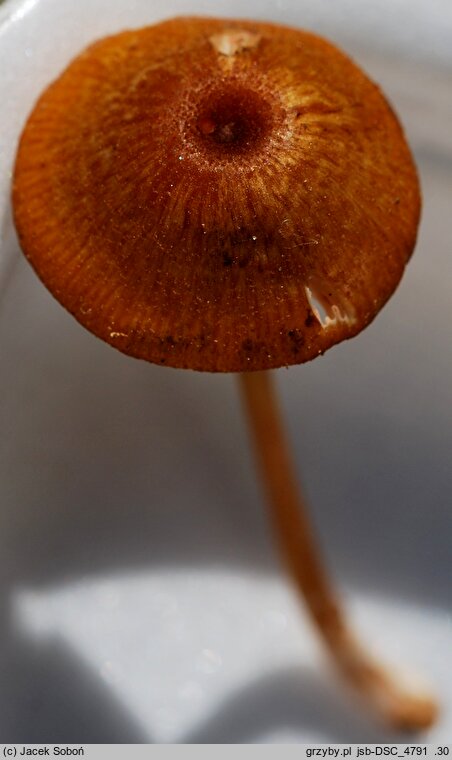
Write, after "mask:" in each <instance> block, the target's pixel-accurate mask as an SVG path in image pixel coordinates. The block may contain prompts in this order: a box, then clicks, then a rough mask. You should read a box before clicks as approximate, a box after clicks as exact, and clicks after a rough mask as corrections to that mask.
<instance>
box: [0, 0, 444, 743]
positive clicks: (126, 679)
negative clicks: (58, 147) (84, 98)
mask: <svg viewBox="0 0 452 760" xmlns="http://www.w3.org/2000/svg"><path fill="white" fill-rule="evenodd" d="M177 14H186V15H187V14H209V15H224V16H227V15H229V16H237V17H239V16H243V15H244V4H243V3H242V2H239V1H238V0H229V2H221V1H220V0H219V1H218V2H217V1H216V0H210V1H208V0H204V2H201V1H200V0H192V1H191V2H189V1H188V0H165V2H163V1H162V2H160V1H159V0H129V2H127V3H125V2H119V0H95V2H93V0H77V2H76V3H74V2H72V0H3V2H2V3H1V4H0V103H1V110H2V115H1V131H0V233H1V249H0V356H1V364H0V430H1V439H0V505H1V506H0V590H1V597H0V636H1V646H0V738H1V739H2V741H4V742H63V741H64V742H77V743H80V742H86V743H88V742H91V743H123V742H127V743H140V742H170V743H171V742H178V743H191V742H200V743H207V742H211V743H238V742H262V743H264V742H280V741H284V742H365V741H367V742H386V741H391V742H393V741H395V740H396V738H397V737H395V735H393V734H390V733H389V732H387V731H386V730H385V729H384V728H382V727H379V726H377V725H376V724H375V723H373V722H372V720H371V718H370V717H369V716H368V715H367V714H366V713H364V712H362V710H361V707H360V705H358V704H354V703H353V700H352V699H351V698H350V697H349V695H347V693H346V691H345V689H343V688H342V684H341V683H339V682H338V680H337V679H336V677H335V675H334V673H333V672H332V671H331V670H330V668H329V664H328V662H327V661H326V658H325V657H324V653H323V651H322V649H321V647H320V645H319V643H318V642H317V639H316V637H315V634H314V632H313V630H312V628H311V625H310V623H309V621H308V620H307V617H306V615H305V612H304V609H303V608H302V606H301V605H300V604H299V602H298V600H297V598H296V596H295V594H294V592H293V590H292V588H291V586H290V584H289V582H288V580H287V579H286V576H285V574H284V572H283V568H282V567H281V564H280V561H279V558H278V556H277V555H276V552H275V549H274V546H273V541H272V536H271V534H270V531H269V526H268V524H267V520H266V511H265V505H264V503H263V499H262V496H261V492H260V489H259V486H258V484H257V482H256V478H255V475H254V469H253V461H252V456H251V452H250V451H249V446H248V438H247V431H246V429H245V425H244V420H243V418H242V413H241V408H240V399H239V398H238V393H237V388H236V382H235V378H234V376H232V375H218V376H216V375H207V374H200V373H193V372H188V371H186V372H183V371H178V370H172V369H166V368H160V367H156V366H152V365H146V364H145V363H142V362H139V361H136V360H132V359H130V358H128V357H126V356H123V355H121V354H120V353H118V352H116V351H114V350H113V349H111V348H109V347H108V346H107V345H105V344H103V343H102V342H100V341H98V340H97V339H96V338H94V337H93V336H91V335H90V334H89V333H87V332H86V331H85V330H83V329H82V328H81V327H80V326H79V325H78V324H77V323H76V322H75V321H74V320H73V319H72V318H71V317H70V316H69V315H68V314H67V313H66V312H65V311H64V310H63V309H62V308H61V307H60V306H59V305H58V304H57V303H56V302H55V301H54V300H53V299H52V297H51V296H50V295H49V294H48V293H47V291H46V290H45V289H44V288H43V287H42V286H41V284H40V283H39V282H38V280H37V278H36V277H35V275H34V274H33V272H32V271H31V269H30V268H29V266H28V265H27V264H26V263H25V261H24V260H23V259H22V258H21V255H20V254H19V251H18V246H17V241H16V238H15V234H14V231H13V227H12V223H11V213H10V205H9V184H10V177H11V166H12V161H13V156H14V152H15V147H16V143H17V138H18V134H19V132H20V129H21V126H22V124H23V122H24V120H25V118H26V115H27V114H28V112H29V111H30V109H31V106H32V104H33V102H34V100H35V98H36V97H37V95H38V93H39V92H40V91H41V89H42V88H43V87H44V86H45V85H46V84H47V83H48V81H50V79H52V78H54V77H55V76H56V75H57V74H58V73H59V72H60V70H61V69H62V67H63V66H65V65H66V63H67V62H68V61H69V60H70V58H71V57H73V55H75V54H76V53H77V52H78V51H79V50H80V48H82V47H83V46H84V45H85V44H87V43H88V42H90V41H92V40H93V39H95V38H96V37H99V36H102V35H105V34H108V33H111V32H114V31H119V30H121V29H123V28H126V27H135V26H141V25H144V24H149V23H153V22H154V21H157V20H159V19H161V18H164V17H169V16H173V15H177ZM246 16H248V17H255V18H261V19H268V20H275V21H278V22H282V23H287V24H293V25H298V26H304V27H306V28H310V29H311V30H313V31H317V32H319V33H321V34H324V35H326V36H328V37H330V38H331V39H333V40H334V41H335V42H336V43H338V44H339V45H341V46H342V47H343V48H344V49H346V50H347V51H348V52H349V53H350V54H351V55H352V56H353V57H355V59H356V60H357V61H358V62H359V63H360V64H361V65H362V66H363V67H364V68H365V69H366V70H367V72H368V73H369V74H370V75H371V77H372V78H373V79H375V80H376V81H378V82H379V83H380V84H381V86H382V87H383V89H384V91H385V92H386V93H387V94H388V95H389V97H390V99H391V101H392V102H393V104H394V105H395V107H396V109H397V111H398V113H399V115H400V117H401V119H402V121H403V123H404V126H405V129H406V132H407V135H408V138H409V141H410V143H411V145H412V148H413V150H414V153H415V156H416V160H417V163H418V166H419V171H420V175H421V181H422V186H423V196H424V212H423V218H422V226H421V230H420V237H419V243H418V247H417V250H416V253H415V255H414V258H413V259H412V262H411V263H410V265H409V267H408V269H407V272H406V274H405V277H404V279H403V282H402V284H401V286H400V287H399V289H398V291H397V293H396V294H395V295H394V296H393V298H392V300H391V301H390V303H389V304H388V305H387V306H386V307H385V308H384V310H383V312H382V313H381V314H380V315H379V317H378V318H377V320H376V321H375V322H374V324H372V325H371V326H370V327H369V328H368V329H367V330H366V331H365V332H364V333H363V334H361V335H360V336H358V337H357V338H355V339H354V340H353V341H350V342H348V343H345V344H342V345H340V346H339V347H337V348H335V349H333V350H331V351H330V352H328V353H327V354H326V355H325V356H324V357H322V358H321V359H319V360H317V361H315V362H313V363H311V364H307V365H304V366H300V367H294V368H291V369H289V370H284V369H283V370H279V371H277V372H276V373H274V374H275V380H276V383H277V385H278V387H279V390H280V393H281V399H282V405H283V408H284V413H285V416H286V420H287V425H288V428H289V432H290V435H291V439H292V442H293V446H294V452H295V457H296V462H297V468H298V471H299V473H300V479H301V480H302V482H303V484H304V488H305V491H306V492H307V494H308V496H309V499H310V501H311V503H312V515H313V520H314V523H315V526H316V529H317V531H318V535H319V540H320V543H321V546H322V549H323V551H324V554H325V557H326V559H327V562H328V565H329V568H330V570H331V572H332V573H334V575H335V577H336V579H337V583H338V586H339V588H340V590H341V594H342V597H343V599H344V603H345V604H346V605H347V607H348V609H349V612H350V617H351V618H352V620H353V622H354V625H355V627H356V629H357V631H358V632H359V633H360V635H361V637H362V638H363V639H366V640H367V641H368V642H369V647H370V648H371V649H372V650H373V651H375V652H376V653H378V655H379V656H380V657H381V658H382V659H383V660H386V661H387V662H388V663H390V664H391V663H392V664H393V665H394V666H396V667H399V666H400V667H405V666H407V667H409V668H412V669H413V670H415V671H416V672H419V673H421V674H422V675H423V676H424V677H425V678H426V679H427V680H428V682H429V683H430V685H431V687H432V689H433V690H434V692H435V693H436V694H437V695H438V697H439V699H440V701H441V704H442V713H441V717H440V721H439V723H438V724H437V726H436V727H435V728H434V729H432V730H431V731H430V732H429V733H428V734H422V735H419V736H418V737H414V739H415V741H422V742H423V741H442V742H444V741H450V737H451V733H452V655H451V651H452V647H451V639H452V636H451V631H452V617H451V607H452V604H451V565H452V562H451V554H452V552H451V534H452V510H451V495H452V486H451V471H450V470H451V464H450V460H451V455H450V453H451V448H452V403H451V402H452V338H451V328H450V320H451V302H452V286H451V283H452V256H451V253H452V250H451V249H452V240H451V216H452V213H451V212H452V138H451V135H450V124H451V123H452V118H451V117H452V102H451V76H452V47H451V45H450V40H451V39H452V6H451V4H450V2H449V1H448V0H429V1H428V2H427V0H425V1H424V0H418V2H413V0H410V1H408V0H379V2H374V1H372V0H366V1H364V0H359V2H358V0H334V2H333V0H317V1H316V2H307V0H293V1H289V0H273V2H270V1H266V2H265V1H260V0H254V2H253V0H250V3H249V4H247V5H246ZM405 739H406V737H399V740H400V741H404V740H405ZM411 740H412V737H411Z"/></svg>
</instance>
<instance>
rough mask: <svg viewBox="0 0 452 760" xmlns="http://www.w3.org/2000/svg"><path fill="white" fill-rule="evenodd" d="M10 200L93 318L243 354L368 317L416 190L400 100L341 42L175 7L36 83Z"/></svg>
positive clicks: (146, 355) (280, 361) (68, 292)
mask: <svg viewBox="0 0 452 760" xmlns="http://www.w3.org/2000/svg"><path fill="white" fill-rule="evenodd" d="M13 204H14V215H15V221H16V226H17V230H18V234H19V239H20V242H21V246H22V248H23V251H24V253H25V255H26V256H27V258H28V259H29V261H30V263H31V264H32V266H33V267H34V269H35V270H36V272H37V274H38V275H39V277H40V278H41V279H42V281H43V282H44V284H45V285H46V286H47V287H48V288H49V290H50V291H51V292H52V293H53V295H54V296H55V297H56V298H57V299H58V300H59V301H60V302H61V304H62V305H63V306H65V307H66V309H68V310H69V311H70V312H71V313H72V314H73V315H74V316H75V317H76V318H77V319H78V320H79V321H80V322H81V323H82V324H83V325H84V326H85V327H86V328H87V329H88V330H90V331H91V332H93V333H94V334H95V335H97V336H99V337H100V338H102V339H103V340H105V341H107V342H108V343H110V344H111V345H113V346H115V347H116V348H118V349H119V350H121V351H123V352H125V353H127V354H130V355H133V356H136V357H139V358H142V359H146V360H148V361H151V362H156V363H158V364H166V365H169V366H173V367H185V368H192V369H197V370H210V371H244V370H246V371H247V370H259V369H267V368H271V367H278V366H281V365H290V364H298V363H300V362H305V361H308V360H310V359H313V358H315V357H316V356H318V355H319V354H321V353H323V352H324V351H326V350H327V349H328V348H330V347H331V346H333V345H334V344H336V343H338V342H339V341H341V340H344V339H345V338H349V337H352V336H353V335H355V334H357V333H358V332H360V330H362V329H363V328H364V327H365V326H366V325H367V324H368V323H369V322H370V321H371V320H372V319H373V318H374V317H375V315H376V314H377V312H378V311H379V310H380V308H381V307H382V306H383V305H384V303H385V302H386V301H387V299H388V298H389V297H390V295H391V293H392V292H393V291H394V289H395V288H396V286H397V284H398V282H399V280H400V278H401V276H402V273H403V270H404V267H405V264H406V263H407V261H408V259H409V257H410V255H411V253H412V250H413V247H414V244H415V240H416V232H417V225H418V221H419V211H420V196H419V186H418V180H417V175H416V170H415V167H414V164H413V161H412V158H411V154H410V151H409V148H408V146H407V144H406V141H405V138H404V135H403V132H402V129H401V127H400V125H399V122H398V120H397V118H396V116H395V115H394V112H393V111H392V110H391V108H390V106H389V105H388V103H387V101H386V100H385V98H384V97H383V95H382V93H381V92H380V90H379V89H378V87H377V86H376V85H375V84H374V83H372V82H371V81H370V80H369V79H368V78H367V77H366V76H365V75H364V74H363V73H362V72H361V70H360V69H359V68H358V67H357V66H356V65H355V64H354V63H353V62H352V61H351V60H350V59H349V58H348V57H347V56H345V55H344V54H343V53H342V52H340V51H339V50H338V49H337V48H335V47H334V46H332V45H331V44H330V43H328V42H326V41H325V40H323V39H321V38H319V37H317V36H315V35H313V34H310V33H307V32H305V31H301V30H296V29H290V28H286V27H283V26H277V25H274V24H264V23H257V22H256V23H255V22H248V21H247V22H245V21H231V20H216V19H203V18H179V19H174V20H171V21H166V22H163V23H160V24H157V25H155V26H150V27H147V28H144V29H139V30H136V31H126V32H123V33H121V34H117V35H115V36H112V37H108V38H106V39H103V40H100V41H99V42H97V43H95V44H93V45H91V46H90V47H89V48H88V49H87V50H85V51H84V52H83V53H81V54H80V55H79V56H78V57H77V58H76V59H75V60H74V61H73V62H72V63H71V64H70V65H69V66H68V68H67V69H66V70H65V71H64V72H63V73H62V74H61V76H60V77H59V78H58V79H57V80H56V81H55V82H54V83H53V84H51V85H50V86H49V87H48V89H47V90H46V91H45V92H44V93H43V95H42V96H41V97H40V99H39V100H38V102H37V104H36V106H35V108H34V110H33V112H32V114H31V116H30V117H29V119H28V121H27V124H26V126H25V129H24V131H23V134H22V137H21V140H20V144H19V150H18V155H17V160H16V166H15V172H14V181H13Z"/></svg>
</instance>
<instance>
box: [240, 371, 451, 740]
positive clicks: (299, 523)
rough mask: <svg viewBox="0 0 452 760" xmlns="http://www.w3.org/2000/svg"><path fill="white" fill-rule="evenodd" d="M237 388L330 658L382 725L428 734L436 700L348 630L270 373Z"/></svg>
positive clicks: (294, 571)
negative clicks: (297, 474) (375, 657)
mask: <svg viewBox="0 0 452 760" xmlns="http://www.w3.org/2000/svg"><path fill="white" fill-rule="evenodd" d="M240 383H241V389H242V395H243V400H244V404H245V407H246V411H247V415H248V418H249V424H250V428H251V432H252V437H253V439H254V446H255V450H256V455H257V461H258V465H259V468H260V471H261V475H262V479H263V482H264V485H265V490H266V492H267V499H268V503H269V507H270V510H271V517H272V521H273V526H274V529H275V533H276V535H277V538H278V541H279V544H280V548H281V550H282V555H283V557H284V559H285V561H286V564H287V565H288V567H289V571H290V573H291V575H292V578H293V580H294V581H295V584H296V587H297V589H298V590H299V591H300V592H301V594H302V596H303V598H304V600H305V602H306V604H307V607H308V609H309V611H310V613H311V615H312V617H313V619H314V621H315V623H316V625H317V628H318V629H319V631H320V634H321V635H322V637H323V640H324V642H325V644H326V646H327V648H328V650H329V652H330V655H331V656H332V657H333V659H334V661H335V663H336V665H337V667H338V668H339V670H340V671H341V672H342V674H343V676H345V678H346V680H347V681H348V682H349V683H350V684H351V685H352V686H353V687H354V688H355V690H356V691H358V692H359V694H360V696H361V697H365V698H366V699H367V701H368V702H369V703H371V704H372V705H373V707H374V709H376V710H377V712H378V713H379V714H380V716H382V717H383V718H384V720H385V722H387V723H389V724H390V725H391V726H393V727H395V728H397V729H401V730H419V729H423V728H428V727H429V726H430V725H431V724H432V723H433V722H434V721H435V718H436V715H437V706H436V703H435V702H434V700H433V699H431V698H430V696H428V695H427V694H424V693H423V692H422V691H421V690H419V691H417V690H414V689H411V688H409V687H405V686H403V685H402V684H400V683H399V681H398V680H396V678H395V676H394V675H392V674H390V673H389V672H387V671H386V670H385V669H384V668H382V667H381V666H380V665H379V664H378V663H376V662H374V661H373V659H372V658H371V657H370V656H369V655H367V653H366V652H365V651H364V650H363V649H362V647H361V646H360V645H359V644H358V643H357V642H356V640H355V638H354V636H353V635H352V633H351V632H350V630H349V628H348V625H347V623H346V620H345V618H344V613H343V610H342V609H341V607H340V605H339V603H338V600H337V598H336V595H335V592H334V590H333V589H332V586H331V584H330V581H329V579H328V577H327V574H326V571H325V568H324V566H323V564H322V561H321V557H320V554H319V551H318V548H317V545H316V542H315V538H314V536H313V532H312V528H311V524H310V521H309V519H308V516H307V509H306V506H305V503H304V501H303V499H302V497H301V494H300V490H299V487H298V483H297V481H296V477H295V472H294V467H293V464H292V460H291V455H290V450H289V446H288V443H287V440H286V436H285V432H284V429H283V425H282V421H281V416H280V412H279V408H278V404H277V399H276V396H275V392H274V388H273V384H272V380H271V376H270V373H269V372H249V373H242V374H241V375H240Z"/></svg>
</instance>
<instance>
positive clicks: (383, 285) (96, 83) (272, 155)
mask: <svg viewBox="0 0 452 760" xmlns="http://www.w3.org/2000/svg"><path fill="white" fill-rule="evenodd" d="M13 205H14V216H15V222H16V227H17V231H18V235H19V239H20V243H21V247H22V249H23V251H24V253H25V255H26V257H27V258H28V260H29V261H30V263H31V265H32V266H33V267H34V269H35V270H36V272H37V274H38V275H39V277H40V278H41V279H42V281H43V282H44V284H45V285H46V286H47V287H48V288H49V290H50V291H51V292H52V293H53V295H54V296H55V297H56V298H57V299H58V300H59V301H60V302H61V304H62V305H63V306H65V307H66V309H68V310H69V311H70V312H71V313H72V314H73V315H74V316H75V317H76V319H78V320H79V322H81V323H82V325H84V326H85V327H86V328H87V329H88V330H90V331H91V332H93V333H94V334H95V335H97V336H98V337H100V338H102V339H103V340H105V341H107V342H108V343H110V344H111V345H112V346H114V347H115V348H117V349H119V350H120V351H123V352H125V353H127V354H130V355H132V356H135V357H138V358H141V359H146V360H148V361H151V362H155V363H157V364H165V365H169V366H172V367H181V368H191V369H195V370H204V371H205V370H207V371H211V372H237V373H240V374H239V380H240V383H241V388H242V391H243V399H244V403H245V406H246V409H247V412H248V416H249V422H250V426H251V429H252V433H253V436H254V443H255V447H256V451H257V459H258V461H259V464H260V467H261V473H262V477H263V481H264V483H265V486H266V489H267V492H268V494H267V495H268V502H269V505H270V508H271V513H272V518H273V523H274V527H275V531H276V534H277V536H278V540H279V543H280V546H281V549H282V553H283V556H284V558H285V560H286V562H287V565H288V568H289V570H290V573H291V575H292V578H293V580H294V582H295V584H296V586H297V587H298V589H299V591H300V592H301V594H302V596H303V597H304V599H305V601H306V603H307V606H308V608H309V610H310V612H311V615H312V617H313V619H314V621H315V623H316V624H317V627H318V630H319V632H320V634H321V635H322V637H323V640H324V642H325V644H326V647H327V648H328V650H329V653H330V655H331V656H332V658H333V659H334V661H335V662H336V665H337V666H338V668H339V669H340V671H342V673H343V675H344V676H345V678H346V679H347V680H348V682H349V683H351V684H352V685H353V686H354V687H355V689H356V690H357V691H358V693H360V695H361V696H362V697H363V698H365V699H367V700H368V701H369V702H370V703H371V704H372V705H373V707H374V708H375V709H376V710H377V712H378V713H379V714H380V715H381V716H383V717H384V719H385V720H386V721H387V722H388V723H389V724H391V725H393V726H396V727H398V728H403V729H419V728H424V727H427V726H429V725H430V724H431V723H432V722H433V721H434V719H435V715H436V705H435V702H434V700H433V699H432V698H431V697H430V696H429V695H428V694H425V693H424V692H423V691H422V690H412V688H411V687H407V686H404V685H402V684H401V683H400V682H399V680H398V679H396V678H395V676H394V675H393V674H390V673H389V672H387V671H386V670H385V668H383V667H381V666H380V665H379V664H378V663H376V662H374V661H373V659H372V658H371V657H370V656H369V655H368V654H367V653H366V651H365V650H364V649H363V648H362V647H361V646H360V645H359V644H358V643H357V642H356V640H355V638H354V636H353V634H352V633H351V631H350V629H349V625H348V623H347V621H346V619H345V616H344V612H343V610H342V609H341V607H340V605H339V602H338V600H337V598H336V594H335V592H334V590H333V589H332V586H331V582H330V580H329V578H328V577H327V574H326V571H325V569H324V568H323V565H322V561H321V559H320V557H319V552H318V549H317V547H316V545H315V541H314V538H313V535H312V531H311V527H310V525H309V521H308V518H307V516H306V508H305V505H304V503H303V501H302V498H301V497H300V495H299V493H298V489H297V484H296V479H295V475H294V470H293V466H292V463H291V461H290V454H289V450H288V445H287V443H286V440H285V435H284V431H283V428H282V423H281V420H280V416H279V412H278V409H277V405H276V402H275V397H274V392H273V390H272V385H271V377H270V374H269V373H268V372H266V371H264V370H269V369H271V368H276V367H281V366H288V365H292V364H298V363H301V362H305V361H308V360H310V359H314V358H315V357H317V356H318V355H320V354H323V353H324V352H325V351H326V350H327V349H328V348H330V347H331V346H333V345H335V344H336V343H339V342H340V341H342V340H344V339H346V338H350V337H352V336H354V335H356V334H357V333H359V332H360V331H361V330H362V329H363V328H365V327H366V326H367V325H368V324H369V323H370V322H371V321H372V320H373V318H374V317H375V316H376V314H377V313H378V311H379V310H380V309H381V308H382V306H383V305H384V304H385V302H386V301H387V300H388V298H389V297H390V295H391V294H392V293H393V291H394V290H395V288H396V287H397V285H398V283H399V280H400V278H401V276H402V273H403V270H404V267H405V265H406V263H407V261H408V259H409V257H410V255H411V253H412V250H413V248H414V244H415V240H416V233H417V226H418V221H419V213H420V194H419V185H418V179H417V174H416V169H415V166H414V164H413V160H412V157H411V154H410V151H409V148H408V146H407V144H406V141H405V138H404V135H403V132H402V129H401V126H400V124H399V122H398V120H397V117H396V116H395V114H394V112H393V111H392V109H391V107H390V106H389V105H388V103H387V101H386V100H385V98H384V96H383V95H382V93H381V92H380V90H379V89H378V87H377V86H376V85H375V84H373V83H372V82H371V81H370V80H369V79H368V78H367V77H366V76H365V74H364V73H363V72H362V71H361V70H360V69H359V68H358V67H357V66H356V65H355V64H354V63H353V62H352V61H351V60H350V59H349V58H348V57H347V56H346V55H344V53H342V52H341V51H339V50H338V49H337V48H336V47H334V46H333V45H332V44H330V43H329V42H327V41H325V40H323V39H321V38H319V37H317V36H315V35H313V34H310V33H308V32H305V31H302V30H299V29H291V28H287V27H284V26H278V25H275V24H268V23H260V22H250V21H242V20H240V21H233V20H217V19H211V18H178V19H173V20H170V21H165V22H163V23H159V24H156V25H154V26H150V27H147V28H144V29H139V30H135V31H125V32H123V33H120V34H116V35H114V36H111V37H107V38H105V39H102V40H100V41H98V42H96V43H94V44H93V45H91V46H90V47H88V48H87V49H86V50H85V51H84V52H82V53H81V54H80V55H79V56H78V57H77V58H76V59H75V60H74V61H72V63H70V65H69V66H68V68H67V69H66V70H65V71H64V72H63V73H62V74H61V76H60V77H59V78H58V79H57V80H56V81H55V82H53V84H51V85H50V86H49V87H48V88H47V89H46V90H45V92H44V93H43V94H42V95H41V97H40V99H39V100H38V102H37V104H36V106H35V108H34V110H33V112H32V114H31V116H30V117H29V119H28V121H27V123H26V126H25V128H24V131H23V134H22V136H21V139H20V144H19V149H18V154H17V160H16V165H15V171H14V180H13Z"/></svg>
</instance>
